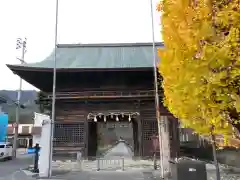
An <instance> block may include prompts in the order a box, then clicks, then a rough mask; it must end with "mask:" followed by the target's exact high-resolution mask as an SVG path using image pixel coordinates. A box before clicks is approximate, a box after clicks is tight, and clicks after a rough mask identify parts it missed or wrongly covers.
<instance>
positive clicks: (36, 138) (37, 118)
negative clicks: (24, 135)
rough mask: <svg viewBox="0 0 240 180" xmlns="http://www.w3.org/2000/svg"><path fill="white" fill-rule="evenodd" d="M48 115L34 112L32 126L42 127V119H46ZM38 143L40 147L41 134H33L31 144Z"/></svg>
mask: <svg viewBox="0 0 240 180" xmlns="http://www.w3.org/2000/svg"><path fill="white" fill-rule="evenodd" d="M48 119H49V116H48V115H46V114H40V113H34V126H35V127H42V121H43V120H48ZM36 143H38V144H39V145H40V147H41V135H33V146H35V144H36Z"/></svg>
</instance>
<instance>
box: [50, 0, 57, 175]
mask: <svg viewBox="0 0 240 180" xmlns="http://www.w3.org/2000/svg"><path fill="white" fill-rule="evenodd" d="M58 4H59V2H58V0H56V6H55V8H56V14H55V39H54V65H53V88H52V117H51V138H50V139H51V140H50V154H49V172H48V176H49V177H51V176H52V156H53V132H54V122H55V117H56V116H55V102H56V75H57V73H56V70H57V38H58Z"/></svg>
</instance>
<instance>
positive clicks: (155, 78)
mask: <svg viewBox="0 0 240 180" xmlns="http://www.w3.org/2000/svg"><path fill="white" fill-rule="evenodd" d="M150 5H151V20H152V22H151V23H152V51H153V52H152V53H153V72H154V74H153V76H154V88H155V108H156V118H157V124H158V139H159V149H160V166H161V169H160V170H161V178H164V167H163V165H164V164H163V158H164V155H163V153H164V152H163V139H162V131H163V130H164V129H163V127H162V126H163V125H164V122H163V121H162V119H161V116H160V102H159V93H158V91H159V88H158V76H157V65H158V64H157V59H156V45H155V43H156V42H155V33H154V28H155V27H154V13H153V2H152V0H150Z"/></svg>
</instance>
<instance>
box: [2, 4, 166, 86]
mask: <svg viewBox="0 0 240 180" xmlns="http://www.w3.org/2000/svg"><path fill="white" fill-rule="evenodd" d="M152 1H153V6H154V10H155V9H156V8H155V6H156V4H157V2H158V0H152ZM55 4H56V1H55V0H1V1H0V27H1V28H0V53H1V54H0V57H1V60H0V72H1V74H0V89H5V90H16V89H18V88H19V77H18V76H16V75H14V74H13V73H12V72H11V71H10V70H9V69H8V68H7V67H6V64H19V60H17V58H16V57H21V50H16V39H17V38H25V37H26V38H27V52H26V54H25V61H26V62H27V63H32V62H39V61H42V60H44V59H45V58H46V57H47V56H48V55H49V54H50V53H51V52H52V50H53V48H54V37H55V14H56V13H55ZM154 26H155V29H154V31H155V40H156V41H161V40H162V39H161V26H160V15H159V13H157V12H156V11H155V12H154ZM57 42H58V44H74V43H75V44H76V43H120V42H123V43H124V42H152V26H151V6H150V0H59V15H58V38H57ZM23 89H24V90H31V89H36V88H34V87H33V86H32V85H30V84H28V83H27V82H25V81H24V82H23Z"/></svg>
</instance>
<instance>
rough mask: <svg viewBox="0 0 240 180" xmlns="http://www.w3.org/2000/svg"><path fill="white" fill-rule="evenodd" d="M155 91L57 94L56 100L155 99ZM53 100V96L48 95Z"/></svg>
mask: <svg viewBox="0 0 240 180" xmlns="http://www.w3.org/2000/svg"><path fill="white" fill-rule="evenodd" d="M153 96H154V90H136V91H83V92H57V93H56V99H85V98H93V99H94V98H116V97H121V98H124V97H125V98H128V97H153ZM48 98H52V95H48Z"/></svg>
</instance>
